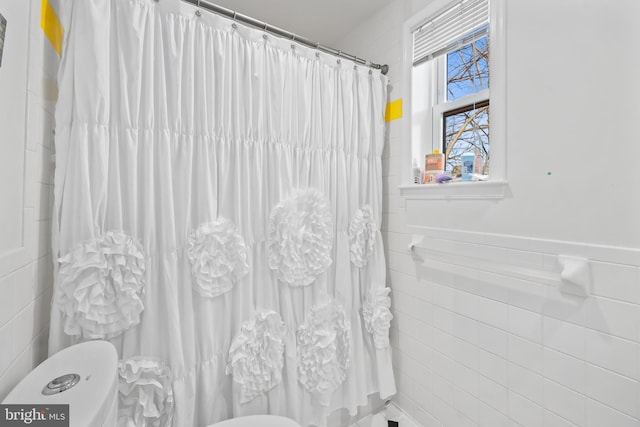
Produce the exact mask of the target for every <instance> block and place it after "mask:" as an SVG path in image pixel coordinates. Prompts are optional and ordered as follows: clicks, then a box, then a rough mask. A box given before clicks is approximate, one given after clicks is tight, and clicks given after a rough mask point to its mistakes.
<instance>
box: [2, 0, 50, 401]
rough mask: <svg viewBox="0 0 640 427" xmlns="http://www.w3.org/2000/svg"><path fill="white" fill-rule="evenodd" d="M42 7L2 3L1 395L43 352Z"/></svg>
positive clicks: (46, 93) (46, 294)
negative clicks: (5, 22) (5, 28)
mask: <svg viewBox="0 0 640 427" xmlns="http://www.w3.org/2000/svg"><path fill="white" fill-rule="evenodd" d="M40 11H41V3H40V1H39V0H31V1H15V0H0V13H1V14H2V15H4V16H5V18H6V19H7V21H8V22H7V33H6V37H5V46H4V55H3V59H2V65H0V112H2V114H1V115H0V127H1V130H0V158H2V159H3V161H4V163H3V164H2V170H3V175H2V179H1V181H0V197H1V199H0V205H1V209H0V240H1V242H0V400H2V399H3V398H4V397H5V396H6V395H7V393H8V392H9V391H10V390H11V388H13V386H15V384H17V382H18V381H20V380H21V379H22V378H23V377H24V376H25V375H26V374H27V373H28V372H30V371H31V369H33V367H35V366H36V365H37V364H38V363H40V362H41V361H42V360H44V358H45V357H46V355H47V337H48V323H49V302H50V300H51V289H52V282H53V278H52V261H51V244H50V234H51V201H52V197H53V163H52V161H51V157H52V150H53V146H52V141H53V135H52V130H53V108H54V102H55V98H56V97H57V89H56V83H55V68H56V67H57V54H56V53H55V50H54V49H53V48H52V47H51V45H50V44H49V43H48V42H47V41H45V37H44V33H43V31H42V29H41V28H40ZM5 163H6V164H5Z"/></svg>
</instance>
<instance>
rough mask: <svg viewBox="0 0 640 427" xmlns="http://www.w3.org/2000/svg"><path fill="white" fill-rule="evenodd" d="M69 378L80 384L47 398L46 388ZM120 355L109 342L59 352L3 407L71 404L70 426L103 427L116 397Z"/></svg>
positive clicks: (19, 387) (84, 345)
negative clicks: (56, 381) (77, 378)
mask: <svg viewBox="0 0 640 427" xmlns="http://www.w3.org/2000/svg"><path fill="white" fill-rule="evenodd" d="M67 374H78V375H79V377H80V378H79V381H78V383H77V384H76V385H75V386H73V387H71V388H70V389H68V390H66V391H63V392H61V393H56V394H51V395H44V394H42V390H43V388H44V387H46V386H47V384H48V383H49V382H50V381H51V380H53V379H55V378H58V377H61V376H63V375H67ZM117 387H118V355H117V352H116V349H115V347H114V346H113V344H111V343H110V342H107V341H87V342H84V343H81V344H76V345H73V346H71V347H67V348H65V349H64V350H61V351H59V352H58V353H56V354H54V355H53V356H51V357H49V358H48V359H47V360H45V361H44V362H42V363H41V364H40V365H38V366H37V367H36V368H35V369H34V370H33V371H31V372H30V373H29V374H28V375H27V376H26V377H25V378H24V379H23V380H22V381H20V383H18V385H16V386H15V388H14V389H13V390H12V391H11V392H10V393H9V395H8V396H7V397H6V399H5V400H4V401H3V402H2V403H4V404H34V405H43V404H45V405H46V404H51V405H54V404H68V405H69V413H70V417H69V421H70V426H89V425H101V424H102V420H103V418H104V417H105V416H106V414H107V412H108V410H109V408H110V406H111V404H112V402H113V399H115V398H116V397H117V390H118V389H117Z"/></svg>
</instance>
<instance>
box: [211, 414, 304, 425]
mask: <svg viewBox="0 0 640 427" xmlns="http://www.w3.org/2000/svg"><path fill="white" fill-rule="evenodd" d="M209 427H300V424H298V423H296V422H295V421H293V420H292V419H290V418H285V417H279V416H277V415H249V416H246V417H238V418H231V419H229V420H225V421H221V422H219V423H215V424H211V425H210V426H209Z"/></svg>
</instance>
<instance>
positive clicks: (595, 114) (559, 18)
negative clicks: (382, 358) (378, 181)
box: [340, 0, 640, 427]
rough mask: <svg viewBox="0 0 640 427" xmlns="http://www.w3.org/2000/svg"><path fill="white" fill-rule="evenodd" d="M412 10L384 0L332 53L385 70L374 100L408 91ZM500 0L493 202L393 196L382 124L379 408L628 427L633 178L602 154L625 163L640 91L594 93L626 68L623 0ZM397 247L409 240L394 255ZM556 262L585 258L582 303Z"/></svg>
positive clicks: (637, 237)
mask: <svg viewBox="0 0 640 427" xmlns="http://www.w3.org/2000/svg"><path fill="white" fill-rule="evenodd" d="M429 3H430V1H429V0H396V1H394V2H392V3H390V4H389V6H388V7H387V8H386V9H384V10H382V11H381V12H380V13H378V14H376V15H375V16H372V17H371V18H370V19H369V20H368V21H366V22H363V23H362V25H360V26H358V27H357V28H354V30H353V32H352V33H351V34H350V35H349V36H348V37H346V38H345V40H344V41H343V43H342V44H341V45H340V47H341V48H342V49H344V50H345V51H348V52H356V53H357V54H358V55H359V56H362V57H365V58H367V59H370V60H372V61H374V62H379V63H387V64H389V65H390V72H389V77H390V95H389V101H393V100H396V99H401V98H405V97H406V90H408V85H407V84H406V83H407V82H405V81H403V79H404V72H403V70H402V55H403V49H404V46H403V45H402V24H403V23H404V21H405V20H407V19H408V18H410V17H411V16H413V15H414V14H415V13H417V12H418V11H420V10H421V9H423V8H424V7H425V6H426V5H428V4H429ZM505 3H506V17H505V25H506V43H507V58H506V73H507V87H506V91H507V94H506V95H507V129H506V133H507V180H508V187H507V191H506V195H505V198H504V199H501V200H494V201H486V200H485V201H483V200H417V199H409V200H405V199H404V198H403V197H402V196H401V195H400V192H399V190H398V185H399V184H400V183H401V182H407V179H408V177H409V175H410V170H409V164H402V162H403V161H404V160H403V159H402V153H403V150H404V147H405V146H406V145H407V144H409V143H410V142H409V141H408V140H405V139H403V138H404V137H403V126H404V124H405V122H406V120H407V114H409V107H408V106H407V105H405V106H404V110H405V111H404V117H403V118H400V119H398V120H394V121H391V122H389V127H388V139H387V145H386V147H385V152H384V159H383V162H384V175H385V176H384V183H385V195H384V201H383V203H384V205H383V206H384V211H385V217H384V218H383V236H384V239H385V244H386V251H387V252H386V254H387V264H388V265H387V267H388V272H389V277H388V281H389V283H390V286H391V287H392V289H393V295H392V298H393V299H392V305H393V314H394V316H395V318H394V321H393V322H392V345H393V349H394V357H395V368H396V370H395V372H396V375H397V378H398V385H399V387H398V389H399V393H398V395H397V396H396V397H395V401H396V402H397V403H398V404H399V405H400V406H401V407H402V408H403V409H404V410H405V411H406V412H407V413H408V414H409V415H410V416H412V417H413V418H414V419H415V420H417V421H418V422H419V423H420V424H421V425H423V426H425V427H427V426H446V427H465V426H481V427H496V426H520V425H522V426H545V427H551V426H553V427H556V426H563V427H564V426H592V427H596V426H597V427H602V426H616V427H618V426H640V421H639V420H638V417H639V416H640V414H639V413H638V410H639V409H638V408H640V395H639V394H640V385H639V382H638V380H639V379H640V377H639V370H640V355H639V353H640V352H639V342H640V341H639V340H640V332H639V330H638V328H639V325H640V306H639V304H640V300H639V298H640V272H639V266H640V254H639V253H638V250H637V248H640V227H638V226H637V220H638V218H640V197H638V194H639V193H638V189H639V188H640V174H637V172H635V171H634V169H633V168H632V166H619V165H620V163H619V161H618V160H614V158H617V157H616V156H615V155H614V152H618V153H624V154H622V155H621V156H622V157H624V158H635V157H637V156H638V155H640V145H638V144H637V143H636V140H637V138H635V139H634V138H631V139H630V138H628V137H625V136H624V135H625V133H626V132H628V131H626V130H625V129H628V127H627V125H625V123H633V122H635V121H636V119H637V117H639V116H640V104H638V103H637V102H636V100H635V95H634V96H631V95H630V94H631V93H640V82H636V81H634V82H632V83H630V84H631V86H633V91H631V92H630V91H629V90H627V89H625V90H613V91H612V90H611V89H610V85H613V86H614V87H617V86H620V85H625V84H627V83H623V81H624V82H628V79H620V78H619V77H618V73H619V70H620V69H623V68H624V69H631V70H634V73H636V74H640V61H638V59H637V58H635V57H632V56H629V55H626V54H623V53H621V52H620V51H619V50H618V49H630V46H631V45H630V43H632V42H631V41H630V40H631V39H632V38H634V37H635V38H636V39H637V37H636V36H639V35H640V30H639V31H636V30H634V33H633V37H631V36H630V35H629V34H628V28H630V27H629V23H630V21H629V19H630V18H628V17H630V16H632V15H634V14H635V15H637V12H638V7H639V5H638V4H637V2H634V1H631V0H624V1H620V2H616V3H615V7H613V3H607V4H606V5H605V4H604V3H602V2H599V1H597V0H588V1H568V2H557V1H552V0H541V1H535V2H532V1H525V0H509V1H507V2H505ZM625 34H626V35H625ZM614 40H618V41H617V42H616V41H614ZM620 43H621V44H620ZM616 58H618V59H616ZM619 61H620V62H619ZM613 64H617V65H613ZM571 70H573V71H571ZM632 140H633V141H632ZM610 149H611V150H612V151H611V157H609V154H606V155H605V156H607V158H609V159H610V162H609V164H608V165H603V166H602V167H600V166H598V165H599V164H601V163H599V161H598V159H602V158H603V157H602V156H603V155H604V153H605V152H607V153H608V152H609V150H610ZM409 161H410V159H409ZM622 163H623V164H625V165H626V164H627V161H626V160H622ZM598 170H599V171H602V172H605V174H609V175H608V176H605V175H602V174H598V175H597V176H591V172H594V171H598ZM590 171H591V172H590ZM549 172H551V174H549ZM590 176H591V177H590ZM413 236H423V237H424V239H423V240H422V242H421V243H418V244H417V245H416V247H417V249H416V250H415V251H414V252H413V253H412V252H410V251H409V250H408V246H409V245H410V243H411V242H412V238H413ZM559 254H560V255H561V254H566V255H576V256H583V257H585V258H588V259H590V260H591V279H592V294H591V295H590V296H589V297H587V298H578V297H572V296H569V295H564V294H561V293H560V292H559V291H558V287H557V285H558V283H559V274H560V266H559V265H558V261H557V255H559Z"/></svg>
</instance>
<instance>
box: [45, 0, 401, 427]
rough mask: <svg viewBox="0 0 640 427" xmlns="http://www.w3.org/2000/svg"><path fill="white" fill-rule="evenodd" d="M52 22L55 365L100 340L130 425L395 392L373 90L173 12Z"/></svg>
mask: <svg viewBox="0 0 640 427" xmlns="http://www.w3.org/2000/svg"><path fill="white" fill-rule="evenodd" d="M62 9H63V10H62V11H61V15H62V18H63V21H64V22H66V33H65V41H64V48H63V58H62V61H61V65H60V71H59V99H58V105H57V109H56V138H55V140H56V159H57V165H56V174H55V213H54V216H55V225H54V242H53V245H54V253H55V254H56V255H57V257H58V263H57V273H56V283H55V290H54V298H53V307H52V314H51V331H50V353H55V352H56V351H58V350H60V349H62V348H64V347H66V346H68V345H71V344H73V343H77V342H80V341H85V340H89V339H105V340H109V341H111V342H112V343H113V344H114V345H115V346H116V348H117V349H118V352H119V356H120V358H121V362H120V366H119V381H120V387H119V396H120V403H119V423H120V425H128V426H144V425H149V426H165V425H167V426H169V425H173V426H177V427H185V426H204V425H207V424H210V423H213V422H216V421H220V420H223V419H226V418H230V417H236V416H241V415H249V414H262V413H269V414H279V415H284V416H288V417H290V418H293V419H295V420H297V421H298V422H300V423H301V424H302V425H319V426H321V425H325V424H326V416H327V415H328V414H329V413H330V412H331V411H333V410H335V409H338V408H348V409H349V411H350V412H351V413H352V414H353V413H355V412H356V410H357V407H358V406H359V405H364V404H366V403H367V396H368V395H369V394H372V393H379V394H380V396H381V397H382V398H386V397H388V396H390V395H392V394H394V393H395V385H394V379H393V373H392V368H391V354H390V348H389V340H388V330H389V322H390V319H391V315H390V311H389V305H390V299H389V290H388V288H386V287H385V263H384V254H383V247H382V239H381V235H380V231H379V230H380V223H381V218H382V212H381V204H382V203H381V199H382V173H381V153H382V148H383V137H384V104H385V101H386V84H387V82H386V78H385V77H384V76H382V75H381V74H380V73H379V72H378V71H374V72H371V71H370V70H369V69H368V68H366V67H361V66H354V64H353V63H351V62H349V61H345V60H343V61H342V63H341V64H340V61H337V60H336V58H335V57H331V56H328V55H325V54H322V53H316V51H315V50H313V49H307V48H304V47H301V46H299V45H292V43H291V42H289V41H287V40H283V39H279V38H277V37H274V36H272V35H265V34H264V33H263V32H261V31H258V30H254V29H249V28H246V27H243V26H241V25H236V24H234V23H233V21H231V20H228V19H226V18H222V17H219V16H216V15H213V14H210V13H208V12H204V11H203V12H202V13H201V14H200V16H199V15H198V14H196V13H195V12H196V9H195V8H194V7H192V6H190V5H187V4H185V3H182V2H179V1H177V0H160V1H154V0H74V1H68V2H64V4H63V6H62Z"/></svg>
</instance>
